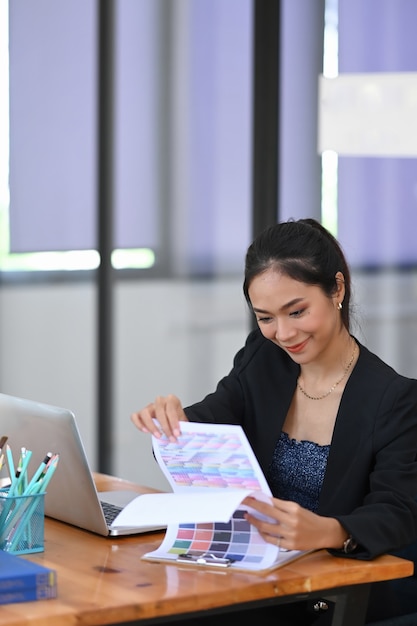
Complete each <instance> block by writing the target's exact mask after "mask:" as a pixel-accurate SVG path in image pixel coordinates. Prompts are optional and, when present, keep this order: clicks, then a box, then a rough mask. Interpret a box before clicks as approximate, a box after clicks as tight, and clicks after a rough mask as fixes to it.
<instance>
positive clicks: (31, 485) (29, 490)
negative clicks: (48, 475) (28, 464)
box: [24, 452, 53, 496]
mask: <svg viewBox="0 0 417 626" xmlns="http://www.w3.org/2000/svg"><path fill="white" fill-rule="evenodd" d="M52 457H53V454H52V452H48V453H47V454H46V456H45V458H44V459H43V461H42V462H41V464H40V465H39V467H38V469H37V470H36V472H35V473H34V474H33V476H32V479H31V480H30V482H29V484H28V486H27V487H26V489H25V493H24V495H25V496H26V495H30V494H31V493H32V490H34V491H36V483H37V481H38V480H39V478H40V477H41V475H42V473H43V471H44V470H45V468H46V466H47V465H48V463H49V461H50V460H51V459H52Z"/></svg>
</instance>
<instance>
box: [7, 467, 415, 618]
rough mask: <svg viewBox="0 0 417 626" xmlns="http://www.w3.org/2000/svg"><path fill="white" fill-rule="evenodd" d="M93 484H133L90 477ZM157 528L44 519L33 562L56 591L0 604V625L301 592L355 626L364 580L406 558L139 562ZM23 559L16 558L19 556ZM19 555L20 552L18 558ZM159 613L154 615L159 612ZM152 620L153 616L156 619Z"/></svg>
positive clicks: (172, 612) (383, 574)
mask: <svg viewBox="0 0 417 626" xmlns="http://www.w3.org/2000/svg"><path fill="white" fill-rule="evenodd" d="M96 480H97V485H98V488H99V490H109V489H113V488H117V487H119V486H120V485H122V487H123V488H131V489H133V490H135V491H138V492H141V491H148V492H149V491H152V490H150V489H141V488H140V487H137V486H135V485H133V484H132V483H126V482H124V481H123V482H121V481H119V480H117V479H114V478H111V477H106V476H102V475H97V476H96ZM162 537H163V533H151V534H147V535H139V536H136V537H119V538H114V539H111V538H105V537H98V536H96V535H93V534H91V533H89V532H86V531H83V530H79V529H76V528H73V527H72V526H69V525H66V524H62V523H60V522H57V521H55V520H51V519H46V524H45V552H43V553H40V554H36V555H35V554H34V555H31V556H30V557H27V558H30V559H31V560H33V561H37V562H39V563H44V564H45V565H48V566H50V567H53V568H55V569H56V570H57V573H58V598H57V599H54V600H42V601H38V602H25V603H21V604H9V605H3V606H1V607H0V626H6V625H7V626H75V625H76V626H92V625H94V626H96V625H102V624H116V625H120V624H121V623H126V622H127V623H129V622H130V623H131V624H132V623H133V624H134V623H136V622H137V623H138V624H140V626H144V625H145V624H150V623H159V622H169V621H172V622H174V621H175V620H178V619H179V620H180V622H181V623H185V624H186V623H187V622H186V614H188V616H194V617H195V616H196V615H198V613H199V612H200V613H201V612H205V611H208V610H210V611H212V612H217V613H219V612H223V613H225V612H228V611H231V610H233V609H240V608H242V607H243V606H248V607H249V606H251V607H256V606H264V605H268V604H271V603H280V602H288V601H292V600H297V599H305V598H307V597H323V596H325V597H328V598H332V599H336V598H337V599H338V603H337V610H336V612H335V617H334V620H333V624H334V625H335V626H360V625H361V624H363V623H364V613H365V610H366V603H367V599H368V591H369V583H371V582H374V581H381V580H388V579H391V578H402V577H406V576H409V575H411V574H412V573H413V564H412V563H411V562H409V561H405V560H403V559H398V558H396V557H390V556H383V557H380V558H378V559H376V560H375V561H372V562H363V561H356V560H353V559H342V558H340V559H339V558H335V557H332V556H330V555H329V554H328V553H327V552H326V551H323V550H322V551H319V552H316V553H313V554H310V555H307V556H305V557H302V558H301V559H299V560H298V561H295V562H293V563H291V564H288V565H286V566H285V567H283V568H280V569H277V570H275V571H274V572H272V573H271V572H268V573H267V574H254V573H242V572H234V571H230V570H226V571H221V572H219V571H217V570H216V571H211V570H210V571H208V570H207V569H205V570H200V569H198V570H197V569H195V568H190V566H188V567H187V566H184V567H179V566H177V565H169V564H168V565H163V564H160V563H149V562H145V561H141V560H140V557H141V555H143V554H144V553H145V552H148V551H150V550H154V549H155V548H156V547H157V546H158V545H159V544H160V542H161V540H162ZM22 558H23V557H22ZM24 558H26V557H24ZM158 618H159V619H158ZM155 620H156V621H155Z"/></svg>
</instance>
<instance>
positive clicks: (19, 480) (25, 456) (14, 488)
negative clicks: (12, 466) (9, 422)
mask: <svg viewBox="0 0 417 626" xmlns="http://www.w3.org/2000/svg"><path fill="white" fill-rule="evenodd" d="M31 456H32V451H31V450H26V448H22V455H21V457H20V460H19V464H18V466H17V470H16V474H15V480H14V481H13V484H12V485H11V487H10V489H9V496H11V495H12V496H14V495H19V496H21V495H23V493H24V490H25V484H26V480H27V467H28V465H29V461H30V459H31Z"/></svg>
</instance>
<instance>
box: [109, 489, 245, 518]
mask: <svg viewBox="0 0 417 626" xmlns="http://www.w3.org/2000/svg"><path fill="white" fill-rule="evenodd" d="M250 493H253V492H251V491H247V490H244V489H240V490H236V491H232V490H225V489H223V490H216V491H214V492H210V493H206V492H201V491H197V492H195V493H191V494H190V493H147V494H143V495H141V496H138V497H137V498H135V499H134V500H132V501H131V502H129V504H128V505H127V506H125V508H124V509H123V511H122V512H121V513H119V515H118V516H117V517H116V519H115V520H114V521H113V523H112V527H114V528H120V527H124V526H127V527H129V526H136V525H137V521H138V520H140V523H141V524H143V525H144V526H158V525H167V524H192V523H202V522H212V521H213V518H214V517H215V518H216V521H218V522H227V521H228V520H229V519H230V518H231V516H232V514H233V511H235V509H237V507H238V506H239V505H240V503H241V502H242V500H243V498H245V496H247V495H249V494H250Z"/></svg>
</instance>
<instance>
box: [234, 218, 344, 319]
mask: <svg viewBox="0 0 417 626" xmlns="http://www.w3.org/2000/svg"><path fill="white" fill-rule="evenodd" d="M270 268H273V269H276V270H277V271H280V272H283V273H284V274H286V275H287V276H290V277H291V278H294V280H298V281H300V282H303V283H306V284H307V285H318V286H319V287H321V288H322V290H323V292H324V293H325V294H326V295H327V296H328V297H329V298H331V297H332V296H333V295H334V294H335V292H336V289H337V283H336V273H337V272H342V274H343V276H344V279H345V297H344V300H343V308H342V311H341V315H342V322H343V324H344V325H345V327H346V328H347V329H348V330H349V327H350V311H349V309H350V296H351V280H350V270H349V267H348V264H347V262H346V259H345V255H344V254H343V251H342V248H341V246H340V244H339V243H338V241H337V240H336V238H335V237H333V235H332V234H331V233H330V232H329V231H328V230H326V229H325V228H324V226H322V225H321V224H320V222H318V221H317V220H315V219H312V218H307V219H300V220H293V219H291V220H288V221H287V222H280V223H278V224H274V225H273V226H270V227H269V228H267V229H266V230H264V231H263V232H262V233H261V234H260V235H258V236H257V237H256V238H255V240H254V241H253V242H252V244H251V245H250V246H249V248H248V251H247V253H246V261H245V279H244V282H243V293H244V295H245V298H246V301H247V303H248V305H249V306H250V307H251V302H250V298H249V286H250V284H251V282H252V280H253V279H254V278H255V276H258V275H259V274H262V273H263V272H265V271H266V270H268V269H270Z"/></svg>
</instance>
